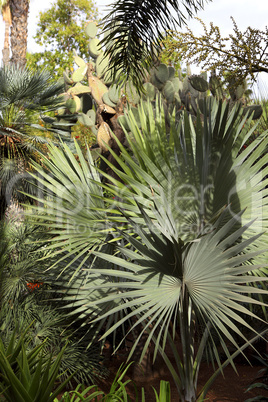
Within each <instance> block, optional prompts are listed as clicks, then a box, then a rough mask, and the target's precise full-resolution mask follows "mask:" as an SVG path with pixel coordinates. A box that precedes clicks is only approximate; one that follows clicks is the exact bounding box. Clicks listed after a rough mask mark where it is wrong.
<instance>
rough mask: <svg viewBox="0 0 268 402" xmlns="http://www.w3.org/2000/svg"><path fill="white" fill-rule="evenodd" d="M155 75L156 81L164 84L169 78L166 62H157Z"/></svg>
mask: <svg viewBox="0 0 268 402" xmlns="http://www.w3.org/2000/svg"><path fill="white" fill-rule="evenodd" d="M155 76H156V78H157V79H158V81H160V82H162V84H165V82H166V81H167V80H168V79H169V69H168V66H167V65H166V64H163V63H161V64H159V66H158V67H157V68H156V69H155Z"/></svg>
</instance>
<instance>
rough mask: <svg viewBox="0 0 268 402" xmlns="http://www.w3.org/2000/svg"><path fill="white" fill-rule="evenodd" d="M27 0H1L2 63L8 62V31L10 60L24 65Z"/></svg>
mask: <svg viewBox="0 0 268 402" xmlns="http://www.w3.org/2000/svg"><path fill="white" fill-rule="evenodd" d="M29 3H30V2H29V0H1V2H0V7H1V12H2V16H3V19H4V21H5V42H4V49H3V64H4V65H6V64H7V63H8V62H9V31H10V27H11V31H10V44H11V51H12V56H11V60H10V61H11V62H12V63H15V64H19V65H20V66H22V67H24V66H25V65H26V52H27V38H28V30H27V26H28V13H29Z"/></svg>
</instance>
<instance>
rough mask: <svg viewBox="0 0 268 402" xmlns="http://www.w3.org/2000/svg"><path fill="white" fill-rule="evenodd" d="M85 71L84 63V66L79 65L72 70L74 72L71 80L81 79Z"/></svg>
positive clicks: (78, 80)
mask: <svg viewBox="0 0 268 402" xmlns="http://www.w3.org/2000/svg"><path fill="white" fill-rule="evenodd" d="M86 73H87V65H86V64H85V67H79V68H78V69H77V70H75V71H74V73H73V74H72V80H73V82H80V81H82V80H83V79H84V77H85V75H86Z"/></svg>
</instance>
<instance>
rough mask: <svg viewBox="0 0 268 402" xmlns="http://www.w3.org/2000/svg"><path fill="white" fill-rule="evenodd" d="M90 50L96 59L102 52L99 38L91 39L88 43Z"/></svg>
mask: <svg viewBox="0 0 268 402" xmlns="http://www.w3.org/2000/svg"><path fill="white" fill-rule="evenodd" d="M88 51H89V54H90V56H91V57H93V59H96V58H97V57H98V56H99V55H100V54H101V52H102V50H101V46H100V41H99V39H98V38H94V39H91V41H90V42H89V45H88Z"/></svg>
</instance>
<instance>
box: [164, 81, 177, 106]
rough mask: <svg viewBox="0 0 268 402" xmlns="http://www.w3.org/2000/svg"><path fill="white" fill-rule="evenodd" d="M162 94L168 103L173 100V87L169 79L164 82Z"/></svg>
mask: <svg viewBox="0 0 268 402" xmlns="http://www.w3.org/2000/svg"><path fill="white" fill-rule="evenodd" d="M163 94H164V96H165V98H166V100H167V101H168V102H169V103H171V102H173V101H174V96H175V87H174V85H173V83H172V82H171V81H167V82H166V83H165V86H164V88H163Z"/></svg>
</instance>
